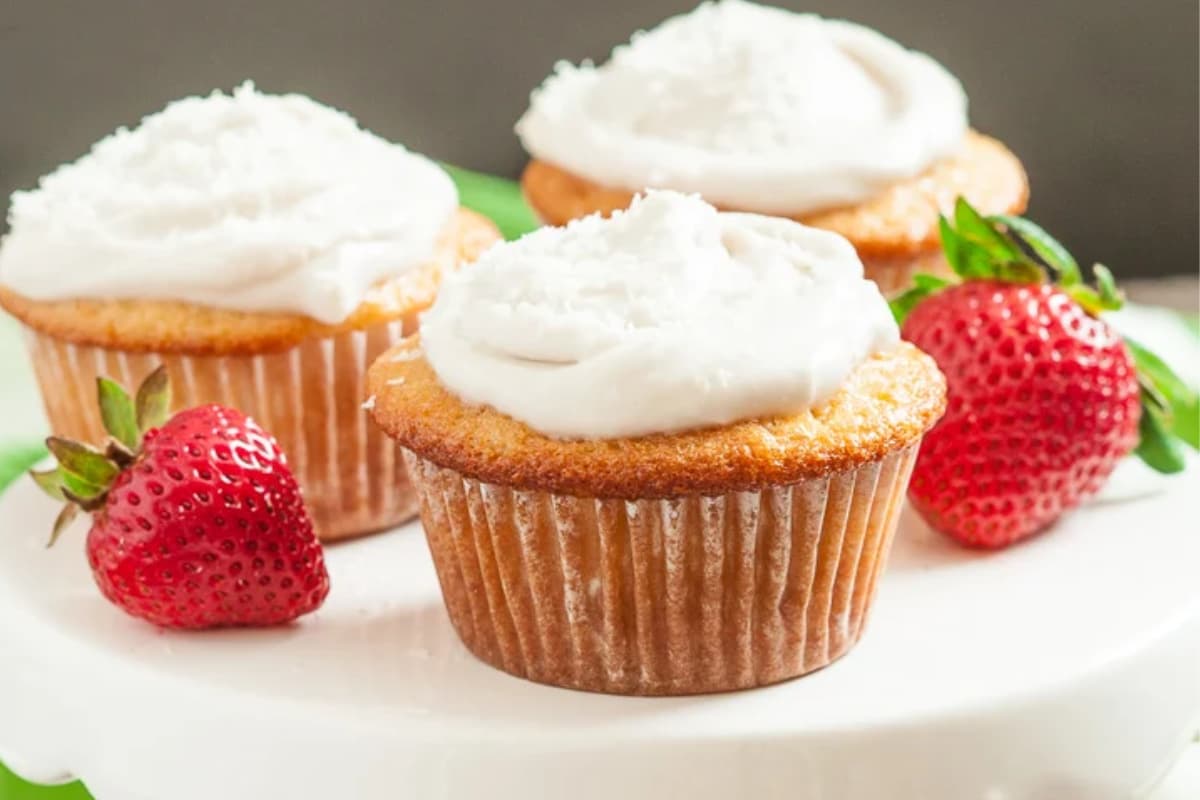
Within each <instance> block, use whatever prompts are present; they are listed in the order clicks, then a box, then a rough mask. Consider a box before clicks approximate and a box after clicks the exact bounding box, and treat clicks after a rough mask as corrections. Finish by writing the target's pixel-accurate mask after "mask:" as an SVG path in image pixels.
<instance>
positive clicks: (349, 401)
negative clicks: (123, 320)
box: [27, 322, 417, 540]
mask: <svg viewBox="0 0 1200 800" xmlns="http://www.w3.org/2000/svg"><path fill="white" fill-rule="evenodd" d="M402 335H403V331H402V325H401V323H400V322H394V323H391V324H388V325H380V326H376V327H373V328H370V329H368V330H362V331H350V332H346V333H343V334H339V335H337V336H333V337H330V338H323V339H310V340H308V341H305V342H302V343H301V344H299V345H297V346H295V347H292V348H290V349H288V350H283V351H281V352H277V353H265V354H261V355H253V356H188V355H180V354H171V353H167V354H162V353H129V352H124V351H120V350H107V349H104V348H99V347H85V346H78V345H74V344H71V343H69V342H62V341H59V340H57V339H54V338H52V337H48V336H43V335H41V334H38V333H36V332H33V331H29V332H28V337H27V338H28V344H29V349H30V354H31V357H32V360H33V365H34V370H35V372H36V373H37V378H38V382H39V383H40V385H41V389H42V399H43V401H44V403H45V407H46V415H47V417H48V418H49V421H50V428H51V430H53V431H54V432H55V433H57V434H61V435H65V436H71V437H74V438H79V439H82V440H85V441H91V442H100V441H102V440H103V438H104V431H103V427H102V425H101V423H100V412H99V409H98V406H97V403H96V376H98V375H104V376H107V377H110V378H112V379H113V380H116V381H119V382H120V383H122V384H124V385H125V386H126V387H127V388H130V389H131V390H132V389H133V388H135V387H136V386H137V385H138V383H139V382H140V381H141V380H142V378H144V377H145V376H146V375H148V374H149V373H150V371H151V370H153V369H154V368H156V367H157V366H158V365H159V364H164V365H166V367H167V371H168V373H169V374H170V377H171V384H172V390H173V395H174V403H173V406H174V407H175V408H176V409H181V408H188V407H191V406H197V405H202V404H204V403H221V404H224V405H228V406H231V407H233V408H236V409H238V410H240V411H242V412H243V413H245V414H247V415H249V416H250V417H252V418H253V419H254V420H255V421H257V422H258V423H259V424H260V425H262V427H263V428H264V429H265V430H267V431H268V432H270V433H271V434H273V435H274V436H275V438H276V439H277V440H278V441H279V444H280V446H281V447H282V449H283V452H284V454H285V455H286V456H287V459H288V464H289V465H290V466H291V468H292V471H293V472H294V473H295V475H296V479H297V481H298V482H299V484H300V487H301V489H302V491H303V493H304V499H305V501H306V502H307V504H308V507H309V511H310V512H311V514H312V518H313V523H314V525H315V527H316V529H317V532H318V534H319V535H320V537H321V538H322V539H324V540H331V539H342V538H346V537H350V536H357V535H360V534H364V533H370V532H373V531H378V530H383V529H385V528H390V527H393V526H394V525H397V524H399V523H400V522H402V521H404V520H405V519H409V518H411V517H412V516H414V515H415V514H416V510H417V500H416V493H415V491H414V490H413V488H412V486H411V484H410V483H409V481H408V477H407V473H406V472H405V469H404V461H403V458H402V457H401V452H400V448H399V447H398V446H397V445H396V444H395V443H394V442H393V441H392V440H391V439H389V438H387V437H386V436H385V435H384V434H383V433H382V432H381V431H379V429H378V428H376V427H375V426H374V425H371V424H370V422H369V420H368V419H367V415H366V412H365V411H364V410H363V409H362V402H363V397H364V393H365V386H366V371H367V367H369V366H370V364H371V362H372V361H373V360H374V359H375V358H376V357H378V356H379V354H380V353H382V352H383V351H384V350H387V349H388V348H389V347H391V346H392V345H393V344H395V343H396V342H398V341H399V340H400V339H401V338H402Z"/></svg>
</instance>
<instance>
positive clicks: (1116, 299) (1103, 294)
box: [1092, 264, 1125, 311]
mask: <svg viewBox="0 0 1200 800" xmlns="http://www.w3.org/2000/svg"><path fill="white" fill-rule="evenodd" d="M1092 273H1093V274H1094V275H1095V276H1096V288H1097V289H1099V290H1100V302H1102V303H1103V304H1104V310H1105V311H1116V310H1118V309H1119V308H1121V306H1123V305H1125V293H1124V292H1122V291H1121V290H1120V289H1118V288H1117V282H1116V280H1115V279H1114V278H1113V274H1112V272H1111V271H1110V270H1109V268H1108V267H1106V266H1104V265H1103V264H1093V265H1092Z"/></svg>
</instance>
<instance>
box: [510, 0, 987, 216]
mask: <svg viewBox="0 0 1200 800" xmlns="http://www.w3.org/2000/svg"><path fill="white" fill-rule="evenodd" d="M966 130H967V100H966V95H965V94H964V92H963V88H962V86H961V84H959V82H958V81H957V80H956V79H955V78H954V77H953V76H952V75H950V73H948V72H947V71H946V70H945V69H944V68H943V67H942V66H941V65H939V64H938V63H937V62H936V61H934V60H933V59H931V58H929V57H928V56H926V55H923V54H921V53H916V52H913V51H910V50H906V49H905V48H903V47H902V46H900V45H898V44H897V43H895V42H894V41H892V40H891V39H888V38H887V37H885V36H883V35H881V34H879V33H877V32H875V31H873V30H871V29H869V28H864V27H862V26H860V25H855V24H853V23H850V22H842V21H836V20H825V19H821V18H820V17H817V16H813V15H801V14H794V13H792V12H789V11H785V10H782V9H778V8H770V7H765V6H759V5H755V4H752V3H748V2H744V0H720V2H716V3H705V4H704V5H701V6H700V7H699V8H697V9H696V10H695V11H693V12H691V13H690V14H686V15H682V16H678V17H673V18H671V19H669V20H667V21H666V22H664V23H662V24H661V25H660V26H659V27H657V28H655V29H654V30H652V31H649V32H644V33H640V34H638V35H635V36H634V38H633V40H632V42H630V44H628V45H624V46H621V47H618V48H616V49H615V50H614V51H613V54H612V58H611V59H610V60H609V61H608V63H606V64H604V65H603V66H601V67H593V66H592V65H591V64H587V63H585V64H584V65H582V66H578V67H576V66H573V65H571V64H567V63H560V64H559V65H558V66H557V67H556V71H555V73H554V74H553V75H552V76H551V77H549V78H548V79H547V80H546V82H545V83H544V84H543V85H542V86H541V88H540V89H539V90H537V91H535V92H534V93H533V97H532V104H531V106H530V108H529V110H528V111H527V112H526V113H525V115H524V116H523V117H522V118H521V120H520V121H519V122H518V123H517V133H518V135H519V136H520V137H521V141H522V143H523V144H524V145H525V148H526V150H528V151H529V152H530V153H531V154H532V155H533V156H535V157H536V158H539V159H543V160H545V161H548V162H550V163H553V164H557V165H559V166H561V167H563V168H564V169H567V170H570V171H571V172H574V173H576V174H579V175H582V176H584V177H586V178H589V179H591V180H593V181H595V182H597V183H600V184H602V185H605V186H612V187H620V188H625V189H629V190H631V191H638V190H641V189H643V188H645V187H651V186H653V187H660V188H667V189H675V190H678V191H684V192H697V193H699V194H701V195H703V196H704V197H705V199H707V200H709V201H710V202H713V203H717V204H718V205H723V206H726V207H730V208H738V209H743V210H747V211H757V212H761V213H766V214H798V213H804V212H808V211H814V210H818V209H822V208H827V207H831V206H838V205H847V204H853V203H858V202H861V201H863V200H866V199H868V198H869V197H871V196H873V195H875V194H877V193H878V192H879V191H881V190H882V189H884V188H885V187H887V186H888V185H889V184H891V183H894V182H895V181H897V180H901V179H904V178H909V177H912V176H914V175H917V174H919V173H920V172H921V171H923V170H924V169H925V168H926V167H928V166H929V165H930V164H932V163H933V162H935V161H937V160H939V159H941V158H944V157H946V156H948V155H951V154H952V153H954V152H955V151H956V150H957V149H958V148H959V147H960V145H961V143H962V141H963V137H964V135H965V133H966Z"/></svg>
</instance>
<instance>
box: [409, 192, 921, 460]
mask: <svg viewBox="0 0 1200 800" xmlns="http://www.w3.org/2000/svg"><path fill="white" fill-rule="evenodd" d="M421 324H422V328H421V341H422V343H423V346H424V350H425V356H426V359H427V360H428V361H429V363H430V365H431V366H432V367H433V369H434V371H435V372H436V373H437V375H438V377H439V378H440V379H441V381H442V383H443V384H444V385H445V386H446V387H447V388H448V389H449V390H450V391H452V392H454V393H455V394H456V395H458V396H459V397H460V398H462V399H463V400H465V401H467V402H469V403H474V404H481V405H489V406H492V407H493V408H495V409H497V410H498V411H501V412H503V413H505V414H508V415H509V416H511V417H513V418H515V419H517V420H520V421H521V422H524V423H525V424H526V425H529V426H530V427H531V428H534V429H535V430H538V431H541V432H542V433H544V434H546V435H549V436H557V437H565V438H614V437H625V436H641V435H645V434H651V433H669V432H674V431H681V430H687V429H690V428H698V427H704V426H710V425H721V424H727V423H732V422H736V421H738V420H743V419H750V418H754V417H760V416H767V415H771V414H780V413H788V412H796V411H799V410H802V409H805V408H809V407H811V406H813V405H816V404H818V403H820V402H822V401H823V400H825V399H826V398H828V397H829V396H830V395H831V394H833V392H835V391H836V390H837V389H838V387H839V386H841V384H842V383H843V382H844V381H845V379H846V377H847V375H849V373H850V372H851V371H852V370H853V369H854V368H855V367H856V366H857V365H858V364H859V363H860V362H862V361H863V359H865V358H867V357H868V356H869V355H871V354H872V353H875V352H878V351H881V350H885V349H888V348H890V347H892V346H894V345H895V343H896V342H897V341H898V340H899V334H898V332H897V329H896V324H895V322H894V321H893V319H892V315H891V313H890V312H889V310H888V306H887V303H886V302H885V301H884V299H883V297H882V295H880V293H879V290H878V289H877V288H876V286H875V284H874V283H872V282H871V281H868V280H866V279H864V278H863V271H862V264H861V262H859V260H858V256H857V255H855V252H854V248H853V247H851V246H850V244H849V243H848V242H847V241H846V240H845V239H843V238H842V237H840V236H838V235H837V234H834V233H829V232H827V231H821V230H817V229H815V228H809V227H806V226H804V225H801V224H799V223H797V222H792V221H791V220H787V219H783V218H779V217H764V216H757V215H753V214H733V213H719V212H718V211H717V210H716V209H714V208H713V207H712V206H710V205H708V204H707V203H705V202H704V201H703V200H701V199H699V198H698V197H696V196H688V195H682V194H676V193H674V192H651V193H650V194H648V195H647V196H645V197H642V198H638V199H636V200H635V201H634V203H633V205H632V206H631V207H630V209H629V210H628V211H626V212H621V213H617V214H615V215H614V216H613V217H612V218H611V219H603V218H601V217H598V216H592V217H588V218H586V219H582V220H579V221H577V222H573V223H571V224H570V225H568V226H567V227H566V228H543V229H541V230H539V231H536V232H534V233H531V234H529V235H527V236H525V237H524V238H522V239H521V240H519V241H517V242H515V243H512V244H507V245H498V246H497V247H494V248H492V249H491V250H490V251H488V252H487V253H485V254H484V255H483V256H482V257H481V258H480V260H479V261H478V262H476V263H475V264H474V265H472V267H471V268H470V269H468V270H463V271H462V272H460V273H458V274H456V275H453V276H451V277H449V278H448V279H447V280H446V282H445V283H444V284H443V286H442V289H441V293H440V294H439V296H438V298H437V300H436V301H435V303H434V305H433V307H432V308H431V309H430V310H429V311H428V312H427V313H426V314H425V317H424V318H423V320H422V323H421Z"/></svg>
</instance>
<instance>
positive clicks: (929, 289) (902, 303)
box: [888, 275, 951, 325]
mask: <svg viewBox="0 0 1200 800" xmlns="http://www.w3.org/2000/svg"><path fill="white" fill-rule="evenodd" d="M950 284H951V282H950V281H948V280H946V279H944V278H939V277H937V276H934V275H914V276H913V288H911V289H909V290H908V291H906V292H904V293H903V294H901V295H899V296H898V297H894V298H892V299H891V300H889V301H888V307H889V308H891V310H892V316H893V317H895V318H896V324H897V325H903V324H904V320H905V319H907V318H908V315H909V313H911V312H912V310H913V309H914V308H916V307H917V304H918V303H920V302H921V301H922V300H924V299H925V298H926V297H929V295H931V294H933V293H935V292H938V291H940V290H941V289H943V288H945V287H947V286H949V285H950Z"/></svg>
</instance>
